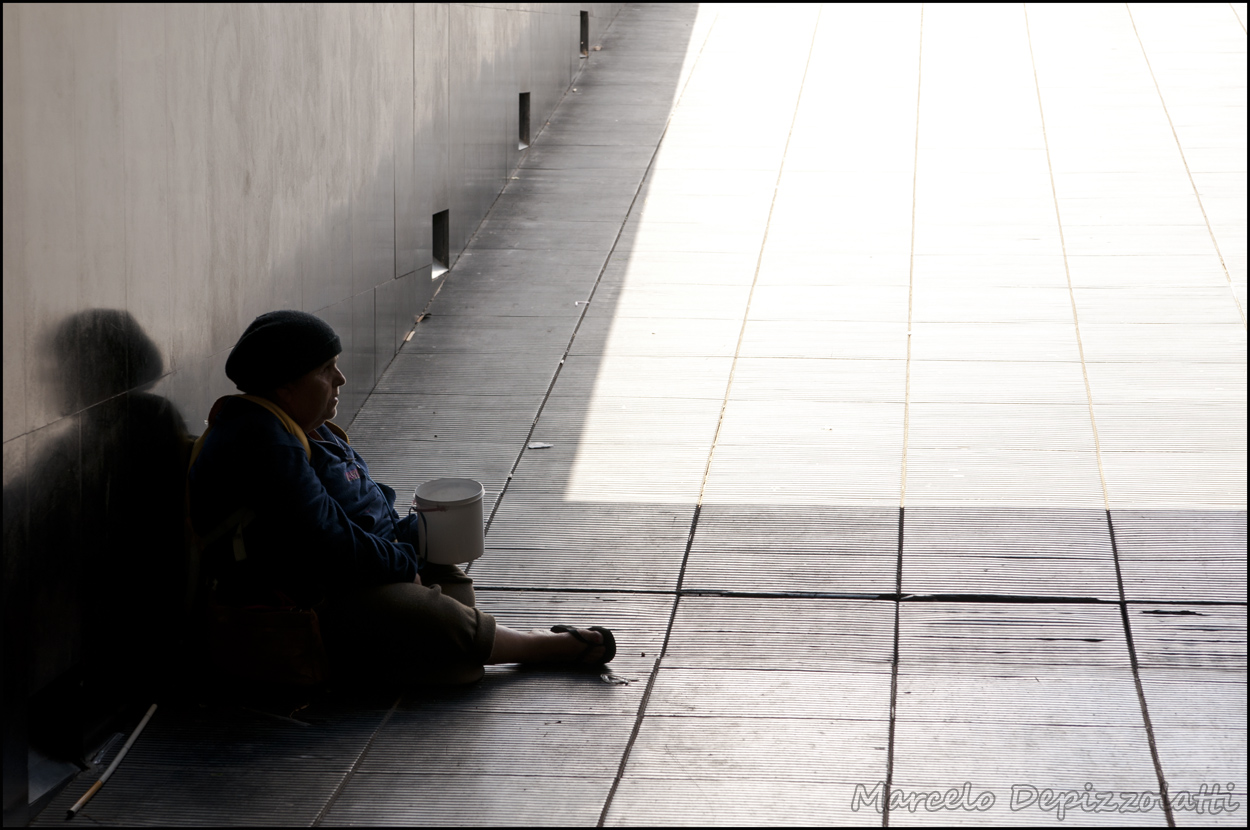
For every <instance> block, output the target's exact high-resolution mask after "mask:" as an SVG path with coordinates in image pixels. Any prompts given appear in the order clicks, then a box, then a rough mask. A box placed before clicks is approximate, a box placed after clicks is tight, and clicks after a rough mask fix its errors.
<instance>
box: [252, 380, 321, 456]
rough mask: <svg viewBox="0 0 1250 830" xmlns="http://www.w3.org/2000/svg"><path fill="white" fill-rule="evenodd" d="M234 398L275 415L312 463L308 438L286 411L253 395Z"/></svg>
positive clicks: (269, 401)
mask: <svg viewBox="0 0 1250 830" xmlns="http://www.w3.org/2000/svg"><path fill="white" fill-rule="evenodd" d="M234 397H236V398H242V399H243V400H245V401H251V402H252V403H254V404H259V405H260V406H263V407H265V409H268V410H269V411H270V412H272V413H273V414H274V415H277V416H278V420H279V421H281V422H282V426H284V427H286V431H287V432H289V433H291V434H292V435H294V436H295V437H296V438H298V439H299V442H300V443H301V444H303V445H304V454H305V455H307V456H308V460H309V461H312V447H311V446H310V445H309V443H308V436H307V435H305V434H304V430H303V428H302V427H300V425H299V424H297V423H295V421H294V420H293V419H292V418H291V416H290V415H288V414H286V411H285V410H284V409H283V408H282V407H280V406H278V405H277V404H276V403H274V402H273V401H271V400H267V399H265V398H258V397H257V396H255V395H235V396H234Z"/></svg>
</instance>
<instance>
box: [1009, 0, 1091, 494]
mask: <svg viewBox="0 0 1250 830" xmlns="http://www.w3.org/2000/svg"><path fill="white" fill-rule="evenodd" d="M1021 9H1022V10H1023V13H1024V34H1025V38H1026V39H1027V40H1028V43H1029V64H1030V67H1031V68H1032V70H1033V89H1034V91H1035V92H1036V93H1037V116H1038V121H1039V122H1040V123H1041V127H1042V144H1043V146H1044V147H1045V148H1046V171H1047V174H1048V176H1049V178H1050V197H1051V202H1052V203H1053V204H1054V206H1055V227H1056V229H1057V231H1058V233H1059V248H1060V252H1061V253H1062V254H1063V272H1064V277H1065V278H1066V280H1067V283H1068V302H1069V304H1070V305H1071V308H1072V327H1073V331H1074V332H1075V335H1076V350H1077V356H1078V357H1079V358H1080V362H1081V379H1082V380H1083V381H1084V383H1085V401H1086V405H1087V406H1088V408H1089V425H1090V429H1091V430H1092V431H1093V434H1094V459H1095V461H1097V463H1098V479H1099V483H1100V484H1101V486H1102V506H1103V509H1104V510H1106V511H1107V512H1108V514H1109V513H1110V511H1111V498H1110V495H1109V494H1108V492H1107V474H1106V471H1105V470H1104V469H1103V463H1102V442H1101V440H1100V436H1099V435H1098V420H1097V418H1096V416H1095V414H1094V393H1093V390H1092V388H1091V387H1090V383H1089V367H1088V365H1087V364H1086V361H1085V344H1084V342H1083V341H1082V340H1081V320H1080V315H1079V313H1078V311H1077V305H1076V292H1075V291H1073V289H1072V271H1071V269H1070V267H1069V265H1068V244H1067V241H1066V239H1065V238H1064V234H1063V218H1062V216H1061V215H1060V213H1059V191H1058V189H1057V188H1056V187H1055V168H1054V166H1053V165H1052V164H1051V161H1050V138H1049V137H1048V136H1047V134H1046V115H1045V111H1044V109H1043V107H1042V86H1041V82H1040V81H1039V80H1038V77H1037V61H1036V60H1035V58H1034V56H1033V33H1032V31H1031V29H1030V26H1029V10H1028V4H1027V3H1022V4H1021Z"/></svg>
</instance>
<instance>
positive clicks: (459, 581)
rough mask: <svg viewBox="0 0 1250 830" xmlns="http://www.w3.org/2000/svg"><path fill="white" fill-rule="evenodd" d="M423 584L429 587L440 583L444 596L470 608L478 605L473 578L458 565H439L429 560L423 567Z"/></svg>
mask: <svg viewBox="0 0 1250 830" xmlns="http://www.w3.org/2000/svg"><path fill="white" fill-rule="evenodd" d="M421 584H422V585H424V586H426V587H427V588H431V587H433V586H435V585H438V586H440V587H441V588H442V589H443V595H444V596H448V597H451V598H452V599H454V600H456V601H457V602H459V603H461V604H462V605H467V606H469V607H470V608H473V607H475V606H476V603H477V597H476V596H475V595H474V593H473V580H472V579H471V578H469V576H468V574H466V573H465V572H464V571H462V570H460V566H458V565H438V564H435V563H433V562H427V563H426V565H425V567H424V568H422V569H421Z"/></svg>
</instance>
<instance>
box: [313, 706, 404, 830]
mask: <svg viewBox="0 0 1250 830" xmlns="http://www.w3.org/2000/svg"><path fill="white" fill-rule="evenodd" d="M403 699H404V696H403V693H402V692H401V693H400V694H399V695H398V696H397V697H396V698H395V702H394V703H392V704H391V708H390V709H388V710H387V712H386V715H385V716H384V717H383V718H382V722H381V723H379V724H378V725H377V728H375V729H374V730H373V734H372V735H370V736H369V740H368V741H366V742H365V745H364V748H363V749H361V750H360V754H359V755H357V756H356V760H355V762H353V763H352V766H351V768H350V769H349V770H348V771H347V773H346V774H345V775H344V776H343V780H342V781H340V782H339V784H338V786H337V787H335V788H334V792H332V793H331V794H330V797H329V798H328V799H326V803H325V804H324V805H322V807H321V809H320V810H319V811H318V812H317V817H316V818H314V819H313V820H312V824H311V825H309V826H310V827H320V826H321V822H322V821H324V820H325V817H326V816H327V815H329V813H330V810H331V808H333V807H334V805H335V803H337V802H338V800H339V796H340V795H342V794H343V791H344V790H345V789H347V785H348V784H350V783H351V781H352V779H353V778H355V776H356V772H357V770H359V769H360V765H361V764H363V763H364V760H365V757H366V756H367V755H368V754H369V750H370V749H372V748H373V742H374V741H376V740H377V739H378V735H380V734H381V733H382V730H383V729H384V728H385V727H386V725H387V724H388V723H390V721H391V717H392V716H393V715H394V714H395V711H396V710H397V709H398V708H399V702H400V701H401V700H403Z"/></svg>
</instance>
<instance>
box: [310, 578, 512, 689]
mask: <svg viewBox="0 0 1250 830" xmlns="http://www.w3.org/2000/svg"><path fill="white" fill-rule="evenodd" d="M317 616H318V618H319V620H320V622H321V631H322V639H323V640H324V642H325V646H326V651H327V653H328V654H329V656H330V662H331V669H332V671H334V672H335V673H336V674H338V675H340V676H341V677H348V678H360V679H366V678H367V679H374V678H383V679H398V680H401V681H423V680H430V679H432V678H434V679H437V678H443V677H444V676H445V675H446V672H447V670H448V669H457V668H464V667H475V672H470V673H469V674H472V675H473V676H472V677H469V674H465V672H454V674H455V675H456V676H461V675H464V676H465V677H467V678H468V679H476V678H477V677H480V676H481V667H482V664H484V663H485V662H486V659H487V657H489V655H490V653H491V651H492V648H493V645H494V640H495V628H496V626H495V619H494V617H492V616H491V615H490V614H486V613H483V612H481V611H479V610H477V609H475V608H470V607H468V606H466V605H465V604H463V603H462V602H459V601H457V600H454V599H452V598H451V597H448V596H444V595H443V591H442V588H441V587H440V586H438V585H434V586H432V587H427V586H425V585H416V584H413V583H393V584H390V585H378V586H374V587H370V588H363V589H360V590H357V591H354V592H352V593H350V594H347V595H345V596H342V597H337V598H335V599H332V600H329V601H327V602H325V603H323V604H322V605H320V606H318V608H317Z"/></svg>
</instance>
